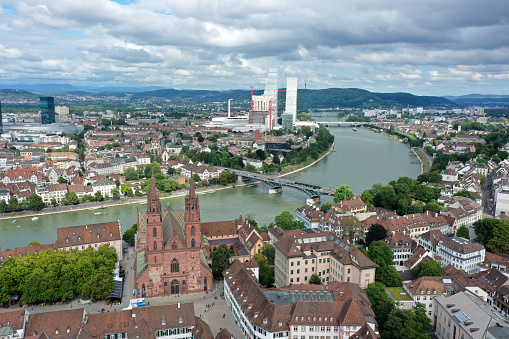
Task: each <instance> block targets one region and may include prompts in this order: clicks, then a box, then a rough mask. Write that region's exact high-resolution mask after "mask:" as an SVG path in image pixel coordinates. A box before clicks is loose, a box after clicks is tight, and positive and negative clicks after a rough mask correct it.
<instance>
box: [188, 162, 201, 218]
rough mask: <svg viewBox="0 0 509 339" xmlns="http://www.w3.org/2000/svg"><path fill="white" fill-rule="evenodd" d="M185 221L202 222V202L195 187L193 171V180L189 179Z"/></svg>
mask: <svg viewBox="0 0 509 339" xmlns="http://www.w3.org/2000/svg"><path fill="white" fill-rule="evenodd" d="M184 219H185V221H186V222H192V221H194V222H200V204H199V202H198V197H197V196H196V191H195V188H194V180H193V173H192V172H191V180H190V181H189V193H188V194H187V195H186V200H185V218H184Z"/></svg>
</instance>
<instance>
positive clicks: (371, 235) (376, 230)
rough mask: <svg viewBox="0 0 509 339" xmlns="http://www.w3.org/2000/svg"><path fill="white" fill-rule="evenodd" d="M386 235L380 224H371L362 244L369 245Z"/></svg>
mask: <svg viewBox="0 0 509 339" xmlns="http://www.w3.org/2000/svg"><path fill="white" fill-rule="evenodd" d="M386 237H387V230H386V229H385V228H384V227H383V226H382V225H380V224H373V225H371V227H370V228H369V229H368V233H367V234H366V239H365V240H364V244H365V245H366V246H368V247H369V245H371V243H372V242H373V241H379V240H384V239H385V238H386Z"/></svg>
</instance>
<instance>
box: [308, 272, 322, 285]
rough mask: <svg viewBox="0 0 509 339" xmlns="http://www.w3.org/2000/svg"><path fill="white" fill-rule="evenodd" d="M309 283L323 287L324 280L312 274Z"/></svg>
mask: <svg viewBox="0 0 509 339" xmlns="http://www.w3.org/2000/svg"><path fill="white" fill-rule="evenodd" d="M309 283H310V284H313V285H321V284H322V278H320V277H319V276H318V274H316V273H313V274H311V277H310V278H309Z"/></svg>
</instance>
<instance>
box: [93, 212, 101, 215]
mask: <svg viewBox="0 0 509 339" xmlns="http://www.w3.org/2000/svg"><path fill="white" fill-rule="evenodd" d="M94 214H95V215H101V214H102V213H101V212H95V213H94Z"/></svg>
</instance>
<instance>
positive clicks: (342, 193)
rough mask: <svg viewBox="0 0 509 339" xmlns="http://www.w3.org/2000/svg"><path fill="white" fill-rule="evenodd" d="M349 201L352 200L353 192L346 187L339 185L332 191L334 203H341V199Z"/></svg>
mask: <svg viewBox="0 0 509 339" xmlns="http://www.w3.org/2000/svg"><path fill="white" fill-rule="evenodd" d="M345 197H346V200H350V199H352V198H353V192H352V190H351V189H350V187H348V185H341V186H339V187H338V188H336V190H335V191H334V202H340V201H343V199H345Z"/></svg>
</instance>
